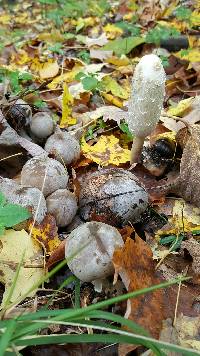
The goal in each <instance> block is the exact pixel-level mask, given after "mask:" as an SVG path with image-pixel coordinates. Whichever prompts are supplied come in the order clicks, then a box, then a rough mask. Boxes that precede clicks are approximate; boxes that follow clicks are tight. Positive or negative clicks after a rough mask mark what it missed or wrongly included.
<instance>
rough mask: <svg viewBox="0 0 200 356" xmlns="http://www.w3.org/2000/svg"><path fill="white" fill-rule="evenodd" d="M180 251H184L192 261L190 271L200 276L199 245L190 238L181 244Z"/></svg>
mask: <svg viewBox="0 0 200 356" xmlns="http://www.w3.org/2000/svg"><path fill="white" fill-rule="evenodd" d="M181 249H186V250H187V251H188V252H189V254H190V256H191V257H192V259H193V262H192V269H193V271H194V272H195V273H197V274H200V243H199V242H198V241H197V240H195V239H194V238H191V239H189V240H187V241H183V242H182V243H181Z"/></svg>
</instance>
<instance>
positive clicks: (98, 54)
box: [90, 49, 113, 62]
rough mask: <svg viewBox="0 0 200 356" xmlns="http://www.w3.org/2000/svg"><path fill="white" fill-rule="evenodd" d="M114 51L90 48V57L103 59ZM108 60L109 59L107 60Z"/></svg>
mask: <svg viewBox="0 0 200 356" xmlns="http://www.w3.org/2000/svg"><path fill="white" fill-rule="evenodd" d="M112 53H113V51H103V50H102V49H91V50H90V58H95V59H99V60H100V61H103V60H105V59H107V58H109V57H110V56H112ZM107 62H108V61H107Z"/></svg>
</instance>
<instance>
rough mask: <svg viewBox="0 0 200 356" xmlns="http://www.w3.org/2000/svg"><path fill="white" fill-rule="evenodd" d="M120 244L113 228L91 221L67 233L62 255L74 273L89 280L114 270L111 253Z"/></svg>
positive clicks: (121, 243)
mask: <svg viewBox="0 0 200 356" xmlns="http://www.w3.org/2000/svg"><path fill="white" fill-rule="evenodd" d="M123 244H124V242H123V239H122V237H121V235H120V233H119V232H118V230H117V229H116V228H114V227H112V226H110V225H107V224H104V223H101V222H96V221H91V222H88V223H85V224H83V225H81V226H79V227H77V228H76V229H74V230H73V231H72V232H71V233H70V235H69V236H68V238H67V242H66V247H65V257H66V258H67V259H68V258H69V262H68V266H69V268H70V270H71V271H72V272H73V273H74V275H75V276H76V277H78V278H79V279H80V280H81V281H83V282H91V281H95V280H99V279H103V278H106V277H107V276H109V275H112V274H113V273H114V267H113V264H112V256H113V253H114V251H115V249H116V248H117V247H121V246H123ZM72 256H73V258H72V259H71V257H72Z"/></svg>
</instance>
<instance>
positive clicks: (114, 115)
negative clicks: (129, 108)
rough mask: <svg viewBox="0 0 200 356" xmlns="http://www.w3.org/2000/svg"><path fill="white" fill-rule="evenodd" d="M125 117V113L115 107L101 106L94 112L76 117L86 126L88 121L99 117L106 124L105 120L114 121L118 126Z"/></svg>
mask: <svg viewBox="0 0 200 356" xmlns="http://www.w3.org/2000/svg"><path fill="white" fill-rule="evenodd" d="M126 116H127V112H126V111H124V110H121V109H119V108H117V107H116V106H112V105H108V106H101V107H100V108H97V109H96V110H94V111H88V112H85V113H83V114H80V115H78V117H79V118H80V119H81V120H82V122H83V124H84V125H85V124H87V123H89V122H90V121H95V120H97V119H99V118H100V117H103V120H104V121H105V122H106V121H107V120H114V121H116V122H117V123H118V125H120V122H121V120H125V118H126Z"/></svg>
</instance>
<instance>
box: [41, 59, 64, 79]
mask: <svg viewBox="0 0 200 356" xmlns="http://www.w3.org/2000/svg"><path fill="white" fill-rule="evenodd" d="M58 72H59V65H58V63H57V61H55V62H52V61H48V62H46V63H44V64H41V67H40V69H39V75H40V78H41V79H48V78H53V77H55V76H56V75H57V74H58Z"/></svg>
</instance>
